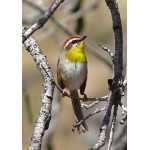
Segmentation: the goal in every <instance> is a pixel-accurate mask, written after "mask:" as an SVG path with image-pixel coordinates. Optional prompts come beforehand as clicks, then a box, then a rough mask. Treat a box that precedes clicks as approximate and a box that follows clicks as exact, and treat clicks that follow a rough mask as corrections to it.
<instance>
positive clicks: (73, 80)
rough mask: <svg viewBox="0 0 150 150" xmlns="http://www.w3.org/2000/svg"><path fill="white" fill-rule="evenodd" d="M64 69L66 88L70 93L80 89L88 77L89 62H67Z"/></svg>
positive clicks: (63, 76) (63, 77)
mask: <svg viewBox="0 0 150 150" xmlns="http://www.w3.org/2000/svg"><path fill="white" fill-rule="evenodd" d="M62 68H63V69H62V70H61V72H62V74H61V76H62V80H63V83H64V85H65V87H66V88H67V89H68V90H70V91H71V90H75V89H79V88H80V86H81V85H82V84H83V82H84V81H85V78H86V75H87V62H84V63H73V62H69V61H68V60H67V61H66V62H64V64H63V67H62Z"/></svg>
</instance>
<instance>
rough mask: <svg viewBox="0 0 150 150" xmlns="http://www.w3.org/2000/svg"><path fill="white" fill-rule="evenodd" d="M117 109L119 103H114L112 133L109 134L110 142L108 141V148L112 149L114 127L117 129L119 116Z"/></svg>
mask: <svg viewBox="0 0 150 150" xmlns="http://www.w3.org/2000/svg"><path fill="white" fill-rule="evenodd" d="M117 110H118V104H116V105H114V110H113V118H112V123H111V130H110V134H109V142H108V147H107V150H110V147H111V144H112V142H113V136H114V129H115V124H116V117H117Z"/></svg>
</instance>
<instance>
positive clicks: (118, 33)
mask: <svg viewBox="0 0 150 150" xmlns="http://www.w3.org/2000/svg"><path fill="white" fill-rule="evenodd" d="M105 1H106V4H107V6H108V7H109V9H110V12H111V17H112V22H113V30H114V34H115V59H114V80H115V82H116V83H118V81H119V80H120V78H121V77H122V69H123V34H122V24H121V18H120V13H119V9H118V4H117V3H116V0H105Z"/></svg>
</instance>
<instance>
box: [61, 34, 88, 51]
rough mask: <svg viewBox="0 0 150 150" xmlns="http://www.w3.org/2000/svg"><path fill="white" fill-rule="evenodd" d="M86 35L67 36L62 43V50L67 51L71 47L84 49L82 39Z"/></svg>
mask: <svg viewBox="0 0 150 150" xmlns="http://www.w3.org/2000/svg"><path fill="white" fill-rule="evenodd" d="M86 37H87V36H79V35H73V36H70V37H68V38H67V39H66V40H65V42H64V44H63V48H64V50H66V51H68V50H72V49H76V48H77V49H82V50H83V49H84V42H83V40H84V39H85V38H86Z"/></svg>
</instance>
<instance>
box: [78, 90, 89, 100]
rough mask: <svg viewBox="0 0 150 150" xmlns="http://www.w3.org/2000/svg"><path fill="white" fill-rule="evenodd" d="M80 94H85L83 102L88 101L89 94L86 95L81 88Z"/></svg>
mask: <svg viewBox="0 0 150 150" xmlns="http://www.w3.org/2000/svg"><path fill="white" fill-rule="evenodd" d="M80 94H81V95H84V96H83V98H84V99H83V100H82V101H83V102H86V101H88V97H87V95H86V94H85V93H84V92H83V91H81V90H80Z"/></svg>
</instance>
